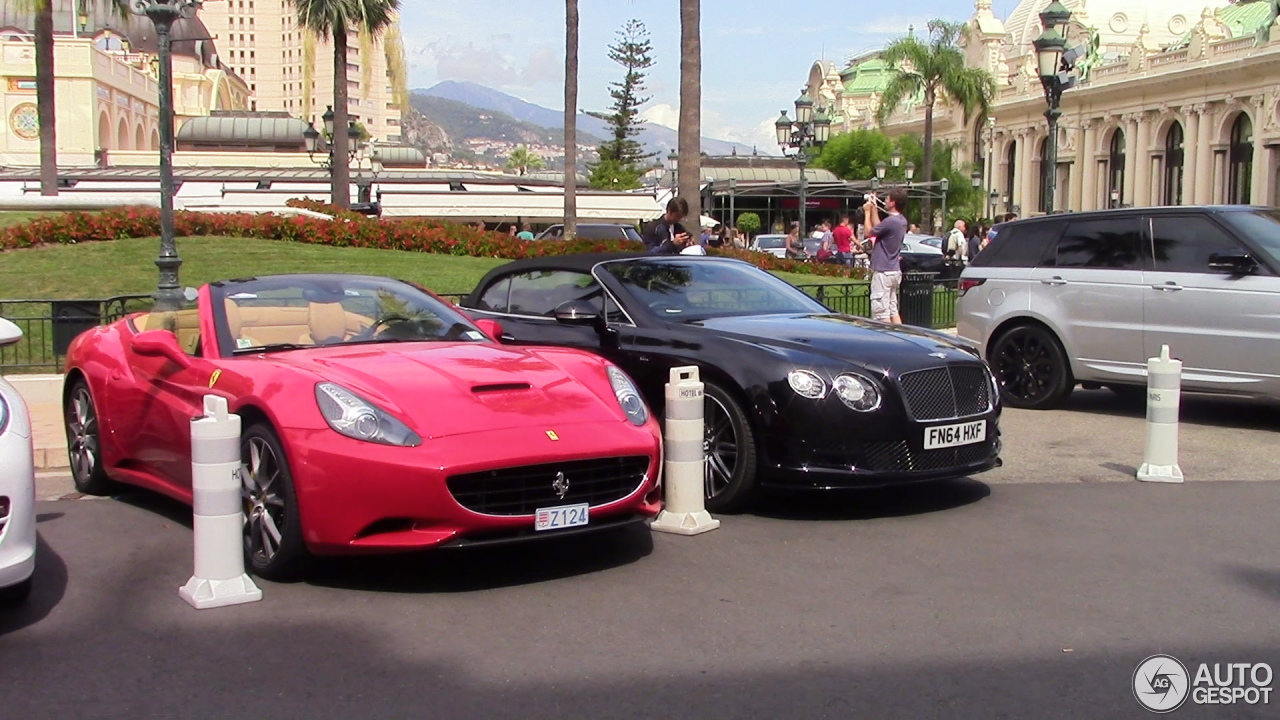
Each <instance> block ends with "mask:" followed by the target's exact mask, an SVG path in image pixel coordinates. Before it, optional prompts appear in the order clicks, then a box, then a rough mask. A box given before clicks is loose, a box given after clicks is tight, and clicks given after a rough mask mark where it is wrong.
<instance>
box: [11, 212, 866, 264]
mask: <svg viewBox="0 0 1280 720" xmlns="http://www.w3.org/2000/svg"><path fill="white" fill-rule="evenodd" d="M289 202H290V205H291V206H293V207H302V208H306V209H308V210H316V211H318V212H323V213H326V214H336V215H337V216H338V218H339V219H341V220H343V222H336V221H335V220H322V219H320V218H307V217H287V216H282V215H272V214H269V213H262V214H256V213H199V212H187V211H179V212H177V213H175V214H174V226H175V230H176V233H177V235H178V237H190V236H199V235H213V236H222V237H250V238H263V239H267V240H284V241H288V242H302V243H311V244H313V245H331V246H334V247H363V248H377V249H381V250H406V251H411V252H425V253H436V254H441V255H464V256H471V257H492V258H502V259H506V260H518V259H521V258H528V257H544V256H548V255H568V254H572V253H585V252H592V253H595V252H611V251H641V250H643V249H644V248H643V246H642V245H641V244H640V243H636V242H624V241H619V240H574V241H572V242H545V241H543V242H531V241H526V240H517V239H514V238H512V237H509V236H508V235H505V234H500V233H494V232H487V231H481V230H476V229H475V228H473V227H471V226H469V225H459V224H457V223H451V222H445V221H440V220H431V219H427V218H396V219H391V220H380V219H378V218H368V217H365V216H364V215H360V214H359V213H349V214H350V215H351V216H352V217H347V215H348V213H347V211H336V209H335V208H333V207H331V206H328V205H326V204H324V203H318V202H315V201H307V200H291V201H289ZM159 234H160V211H159V210H158V209H156V208H148V207H127V208H119V209H114V210H104V211H102V212H97V213H92V214H91V213H83V212H70V213H63V214H60V215H47V216H44V217H40V218H36V219H35V220H31V221H30V222H27V223H23V224H20V225H12V226H10V227H8V228H4V229H2V230H0V250H15V249H19V248H29V247H34V246H36V245H51V244H62V245H69V244H75V243H83V242H101V241H104V240H120V239H124V238H138V237H153V236H156V235H159ZM710 252H711V253H712V254H713V255H723V256H728V257H735V258H739V259H742V260H746V261H748V262H751V263H754V264H755V265H757V266H758V267H760V268H763V269H765V270H776V271H783V272H794V273H808V274H814V275H827V276H847V275H848V274H849V273H850V271H849V270H847V269H846V268H843V267H841V266H838V265H819V264H809V263H800V262H795V261H793V260H780V259H778V258H775V257H774V256H772V255H769V254H767V253H756V252H746V251H742V250H725V249H712V250H711V251H710ZM852 272H853V276H854V277H860V276H861V274H860V271H857V270H854V271H852Z"/></svg>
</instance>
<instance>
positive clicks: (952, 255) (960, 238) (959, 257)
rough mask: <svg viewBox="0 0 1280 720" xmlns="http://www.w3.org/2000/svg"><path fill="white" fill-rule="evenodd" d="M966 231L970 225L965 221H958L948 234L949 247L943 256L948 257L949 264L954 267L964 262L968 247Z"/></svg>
mask: <svg viewBox="0 0 1280 720" xmlns="http://www.w3.org/2000/svg"><path fill="white" fill-rule="evenodd" d="M966 230H968V224H967V223H965V221H964V220H956V222H955V224H954V225H952V226H951V232H950V233H948V234H947V247H946V252H944V253H943V255H945V256H946V259H947V262H948V263H950V264H952V265H954V264H956V263H957V262H962V261H963V260H964V256H965V249H966V247H967V243H966V240H965V231H966Z"/></svg>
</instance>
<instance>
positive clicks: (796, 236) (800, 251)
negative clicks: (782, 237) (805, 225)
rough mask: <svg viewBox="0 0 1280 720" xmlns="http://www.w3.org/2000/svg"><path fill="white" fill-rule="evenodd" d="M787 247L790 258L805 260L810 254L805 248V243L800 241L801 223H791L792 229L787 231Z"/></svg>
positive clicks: (788, 257)
mask: <svg viewBox="0 0 1280 720" xmlns="http://www.w3.org/2000/svg"><path fill="white" fill-rule="evenodd" d="M786 248H787V250H786V255H787V259H788V260H803V259H805V258H807V257H808V256H809V253H808V252H807V251H806V250H805V249H804V243H803V242H801V241H800V223H798V222H793V223H791V229H790V230H788V231H787V244H786Z"/></svg>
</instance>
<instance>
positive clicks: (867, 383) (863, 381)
mask: <svg viewBox="0 0 1280 720" xmlns="http://www.w3.org/2000/svg"><path fill="white" fill-rule="evenodd" d="M831 386H832V387H833V388H834V389H835V391H836V395H838V396H840V401H841V402H843V403H844V404H845V405H848V406H849V409H851V410H857V411H858V412H870V411H872V410H875V409H876V408H878V407H880V387H879V386H878V385H876V383H875V381H874V380H872V379H871V378H865V377H862V376H861V375H853V374H850V373H845V374H843V375H838V376H836V379H835V380H834V381H833V382H832V383H831Z"/></svg>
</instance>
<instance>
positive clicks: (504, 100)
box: [413, 80, 751, 159]
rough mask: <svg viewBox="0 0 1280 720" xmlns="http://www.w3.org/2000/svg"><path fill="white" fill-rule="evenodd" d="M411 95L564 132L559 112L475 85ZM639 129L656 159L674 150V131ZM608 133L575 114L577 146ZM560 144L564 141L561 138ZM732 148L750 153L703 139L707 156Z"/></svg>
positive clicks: (746, 149)
mask: <svg viewBox="0 0 1280 720" xmlns="http://www.w3.org/2000/svg"><path fill="white" fill-rule="evenodd" d="M413 95H414V97H434V98H444V99H447V100H453V101H455V102H459V103H464V104H466V105H470V106H472V107H476V108H480V109H483V110H490V111H493V112H499V113H503V114H505V115H508V116H510V117H511V118H514V119H515V120H519V121H522V122H526V123H532V124H534V125H539V126H542V127H544V128H551V129H555V130H557V131H560V132H563V130H564V113H563V112H562V111H560V110H552V109H550V108H545V107H542V106H541V105H535V104H533V103H531V102H525V101H524V100H521V99H520V98H517V97H513V96H511V95H508V94H506V93H504V92H499V91H497V90H494V89H493V88H488V87H485V86H483V85H477V84H475V83H470V82H457V81H454V80H445V81H443V82H440V83H437V84H436V85H434V86H432V87H430V88H427V89H425V90H414V91H413ZM639 127H640V134H639V135H637V136H636V141H637V142H639V143H640V144H641V145H643V146H644V148H645V150H646V151H647V152H651V153H657V158H656V159H659V158H665V157H666V155H667V153H669V152H671V151H672V150H675V149H676V146H677V141H678V135H677V134H676V131H675V130H672V129H671V128H667V127H663V126H661V125H654V124H653V123H640V125H639ZM611 132H612V128H610V126H609V124H608V123H606V122H605V121H603V120H600V119H598V118H594V117H591V116H590V115H586V114H583V113H579V114H578V133H579V135H578V142H579V143H581V144H587V143H590V144H596V143H598V142H599V140H598V139H597V140H591V141H588V140H586V139H584V138H583V136H582V134H583V133H586V134H587V135H592V136H595V137H596V138H604V137H608V136H609V135H610V134H611ZM561 142H563V139H562V140H561ZM735 149H736V151H737V153H738V154H739V155H750V154H751V146H749V145H743V144H741V143H733V142H727V141H724V140H716V139H714V138H707V137H704V138H702V152H704V153H706V154H708V155H729V154H731V153H733V152H734V151H735Z"/></svg>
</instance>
